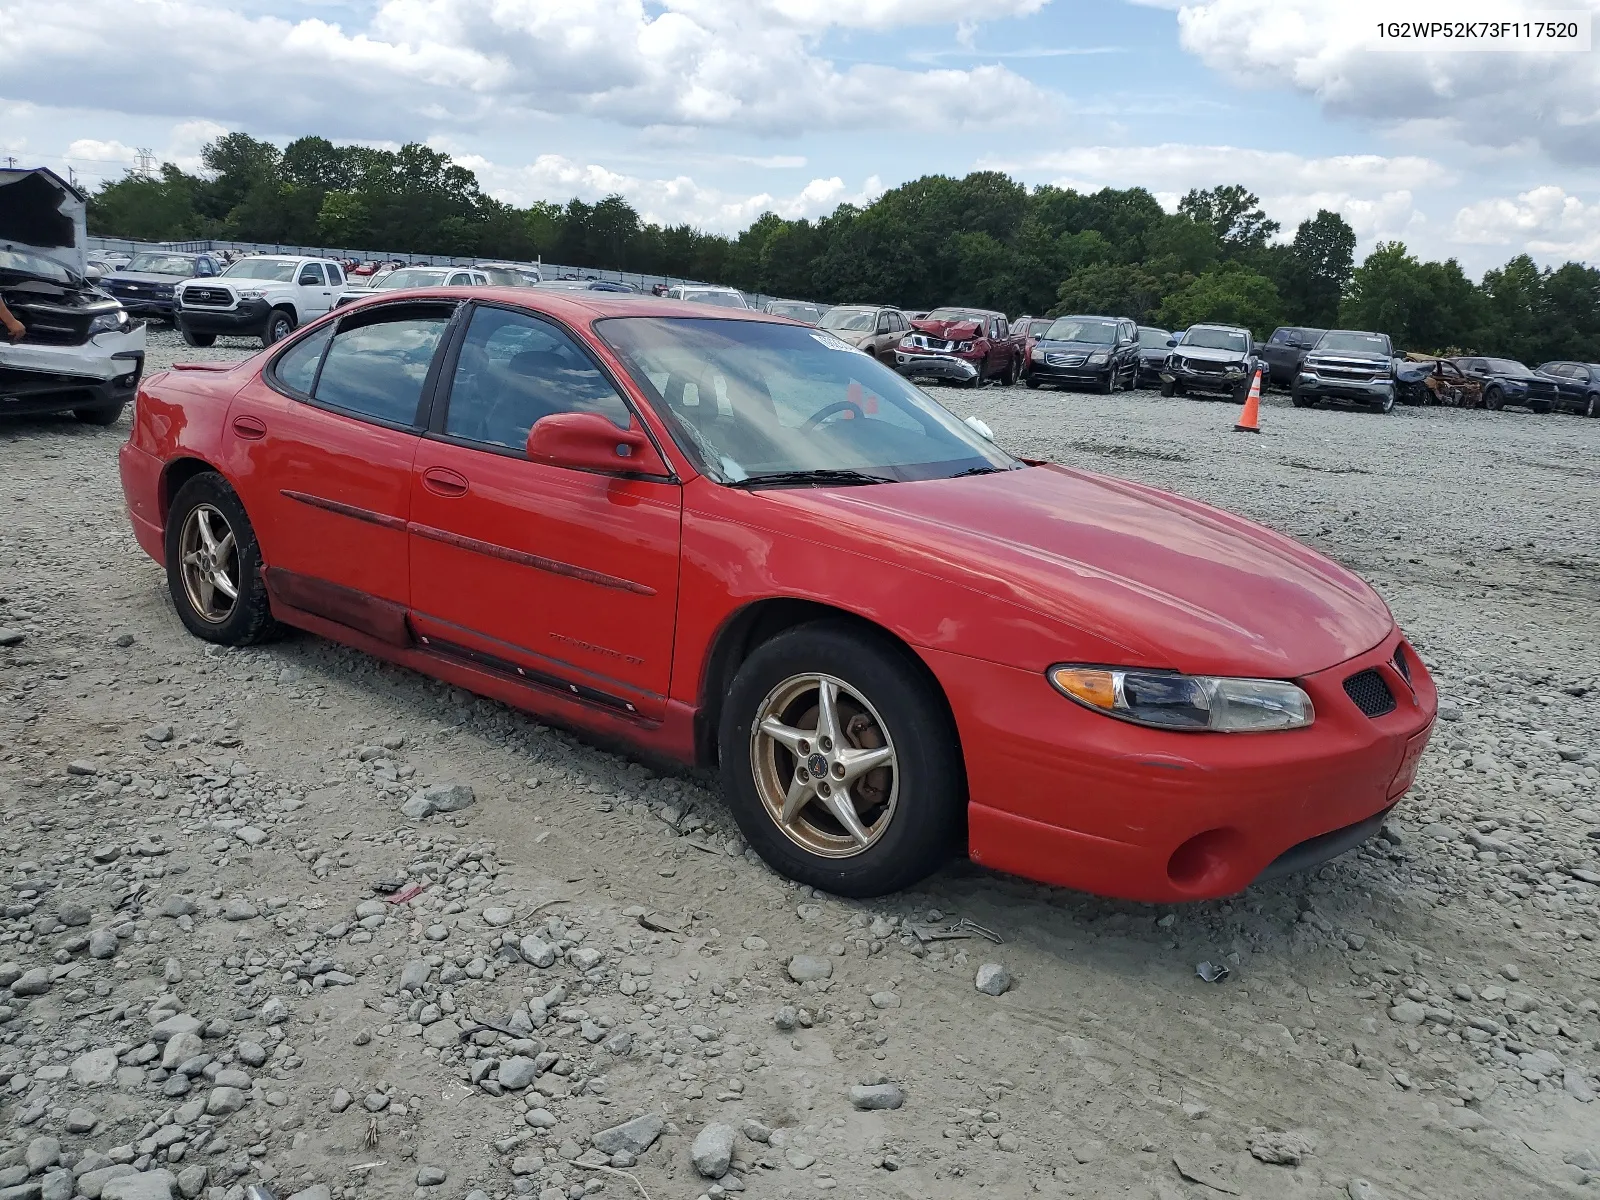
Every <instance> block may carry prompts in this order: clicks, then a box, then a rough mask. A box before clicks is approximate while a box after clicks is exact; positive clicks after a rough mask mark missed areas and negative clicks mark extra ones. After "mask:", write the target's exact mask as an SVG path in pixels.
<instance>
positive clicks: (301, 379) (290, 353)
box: [272, 325, 333, 396]
mask: <svg viewBox="0 0 1600 1200" xmlns="http://www.w3.org/2000/svg"><path fill="white" fill-rule="evenodd" d="M332 334H333V326H332V325H324V326H323V327H322V328H321V329H319V330H317V331H316V332H315V333H313V334H311V335H309V336H308V337H303V338H301V339H300V340H299V341H298V342H296V343H295V344H294V345H293V346H290V347H289V349H287V350H285V351H284V352H283V353H282V354H281V355H280V356H279V357H278V361H277V363H276V364H274V366H273V368H272V373H273V375H274V376H276V378H277V380H278V382H279V383H281V384H283V386H284V387H286V388H289V389H290V390H291V391H296V392H299V393H300V394H301V395H302V396H309V395H310V394H311V385H312V384H314V383H315V382H316V381H317V367H318V365H319V364H320V363H321V362H322V351H323V349H324V347H326V346H327V344H328V338H329V337H330V336H332Z"/></svg>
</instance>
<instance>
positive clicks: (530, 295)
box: [339, 285, 790, 324]
mask: <svg viewBox="0 0 1600 1200" xmlns="http://www.w3.org/2000/svg"><path fill="white" fill-rule="evenodd" d="M729 290H731V289H729ZM404 297H415V298H416V299H418V300H433V301H438V300H441V299H446V300H498V301H500V302H501V303H503V304H508V305H511V306H512V307H514V308H526V309H529V310H532V311H534V312H545V313H549V314H550V315H551V316H553V317H560V318H563V319H565V320H569V321H573V322H579V323H582V322H585V321H590V320H597V319H599V318H601V317H693V318H696V319H697V320H702V321H704V320H712V321H765V322H768V323H770V324H778V323H780V322H782V323H784V324H789V323H790V322H788V321H785V320H784V319H783V318H780V317H774V316H773V315H772V314H770V313H764V312H761V311H759V310H757V309H754V308H707V307H706V306H705V305H704V304H695V303H692V302H690V301H682V300H667V299H662V298H657V297H655V296H648V295H643V294H641V293H638V292H631V293H629V292H590V291H582V290H576V291H570V292H568V291H557V290H555V289H548V290H547V289H541V288H511V287H496V286H490V287H474V288H463V287H460V286H459V285H458V286H455V287H431V288H396V289H394V290H392V291H388V292H384V293H383V294H382V298H381V299H379V298H378V297H376V296H375V297H373V298H372V299H371V300H367V299H365V298H363V299H362V300H359V301H356V302H355V303H354V304H350V305H347V306H346V307H344V308H342V309H340V310H339V311H340V312H353V311H355V309H356V308H357V307H362V308H365V307H367V306H368V305H369V304H370V305H372V306H376V305H380V304H392V303H394V302H395V301H396V300H399V299H401V298H404Z"/></svg>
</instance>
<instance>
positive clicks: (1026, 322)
mask: <svg viewBox="0 0 1600 1200" xmlns="http://www.w3.org/2000/svg"><path fill="white" fill-rule="evenodd" d="M1055 323H1056V319H1055V318H1054V317H1018V318H1017V319H1016V320H1015V321H1013V322H1011V332H1012V333H1014V334H1016V335H1017V336H1018V337H1020V338H1021V339H1022V373H1023V374H1024V375H1026V374H1027V373H1028V364H1029V363H1031V362H1032V361H1033V344H1034V343H1035V342H1037V341H1038V340H1039V339H1040V338H1042V337H1043V336H1044V334H1045V330H1047V329H1049V328H1050V326H1052V325H1054V324H1055Z"/></svg>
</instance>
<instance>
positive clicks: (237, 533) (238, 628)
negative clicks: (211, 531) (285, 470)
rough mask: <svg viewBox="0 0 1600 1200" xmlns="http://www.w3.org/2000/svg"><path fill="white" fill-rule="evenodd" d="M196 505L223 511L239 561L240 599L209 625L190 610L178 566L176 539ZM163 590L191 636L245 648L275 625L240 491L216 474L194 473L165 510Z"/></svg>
mask: <svg viewBox="0 0 1600 1200" xmlns="http://www.w3.org/2000/svg"><path fill="white" fill-rule="evenodd" d="M200 504H210V505H212V506H213V507H215V508H216V509H217V510H218V511H220V512H221V513H222V515H223V516H224V517H226V518H227V520H228V525H229V526H230V527H231V528H232V530H233V536H234V545H235V552H236V553H237V555H238V559H239V600H238V603H236V604H235V605H234V606H233V612H232V613H230V614H229V615H228V619H227V620H226V621H222V622H220V623H216V624H213V623H212V622H210V621H207V620H204V619H202V618H201V617H200V615H199V614H198V613H196V612H195V611H194V607H193V606H192V605H191V604H190V603H189V597H188V594H187V593H186V592H185V591H184V587H183V577H182V574H181V572H180V571H179V568H178V539H179V536H180V534H181V533H182V530H183V523H184V521H186V520H187V519H188V516H189V514H190V513H191V512H192V511H193V510H194V509H195V508H196V507H197V506H199V505H200ZM164 540H165V545H166V568H167V591H168V593H169V594H170V595H171V596H172V603H173V606H174V607H175V608H176V609H177V610H178V619H179V620H181V621H182V622H183V625H184V628H185V629H187V630H188V631H189V632H190V633H192V634H194V636H195V637H197V638H200V639H202V640H203V641H207V642H216V643H218V644H219V645H223V646H248V645H251V644H253V643H255V642H259V641H262V640H263V639H265V638H266V637H268V636H270V635H271V634H272V633H273V632H274V629H275V626H274V622H273V620H272V608H271V605H270V604H269V603H268V601H267V589H266V584H265V582H264V581H263V579H262V577H261V566H262V564H261V547H260V545H259V544H258V543H257V542H256V534H255V528H254V526H252V525H251V524H250V517H249V515H248V514H247V513H246V512H245V510H244V504H243V503H241V502H240V500H239V497H238V495H237V494H236V493H235V492H234V490H233V488H232V487H230V486H229V485H228V482H227V480H225V479H223V478H222V476H220V475H218V474H216V473H215V472H211V471H207V472H205V473H203V474H200V475H196V476H195V477H194V478H193V479H191V480H189V481H188V482H187V483H185V484H184V485H183V486H182V487H181V488H179V489H178V494H177V495H176V496H174V497H173V498H172V508H171V510H170V511H169V512H168V513H167V527H166V531H165V538H164Z"/></svg>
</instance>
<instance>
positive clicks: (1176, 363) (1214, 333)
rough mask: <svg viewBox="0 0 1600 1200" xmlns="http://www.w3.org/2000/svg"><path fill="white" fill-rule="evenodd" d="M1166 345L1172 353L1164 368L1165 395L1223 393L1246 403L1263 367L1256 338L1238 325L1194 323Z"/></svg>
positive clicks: (1237, 402)
mask: <svg viewBox="0 0 1600 1200" xmlns="http://www.w3.org/2000/svg"><path fill="white" fill-rule="evenodd" d="M1167 345H1169V346H1171V347H1172V353H1171V354H1169V355H1167V361H1166V363H1165V364H1163V365H1162V368H1161V394H1162V395H1163V396H1189V395H1197V394H1198V395H1205V394H1210V395H1223V396H1228V397H1231V398H1232V400H1233V402H1234V403H1235V404H1243V403H1244V402H1245V399H1246V397H1248V396H1249V395H1250V381H1251V380H1252V379H1254V378H1255V374H1256V372H1257V371H1259V370H1261V360H1260V359H1259V358H1257V357H1256V353H1255V339H1254V338H1253V337H1252V336H1251V334H1250V331H1249V330H1248V329H1241V328H1240V327H1239V326H1237V325H1191V326H1189V328H1188V329H1186V330H1184V332H1183V336H1182V337H1177V338H1169V339H1168V340H1167Z"/></svg>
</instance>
